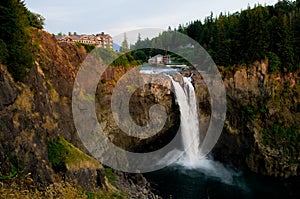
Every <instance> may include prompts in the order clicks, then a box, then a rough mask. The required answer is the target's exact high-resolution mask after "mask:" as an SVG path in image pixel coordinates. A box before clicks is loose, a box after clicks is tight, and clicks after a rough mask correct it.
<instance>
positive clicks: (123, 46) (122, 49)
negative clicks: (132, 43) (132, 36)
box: [120, 33, 129, 53]
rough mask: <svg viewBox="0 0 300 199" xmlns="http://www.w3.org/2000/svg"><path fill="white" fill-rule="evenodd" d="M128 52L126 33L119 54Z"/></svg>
mask: <svg viewBox="0 0 300 199" xmlns="http://www.w3.org/2000/svg"><path fill="white" fill-rule="evenodd" d="M128 51H129V47H128V41H127V36H126V33H124V40H123V42H122V46H121V48H120V52H123V53H125V52H128Z"/></svg>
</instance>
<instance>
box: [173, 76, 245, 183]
mask: <svg viewBox="0 0 300 199" xmlns="http://www.w3.org/2000/svg"><path fill="white" fill-rule="evenodd" d="M167 76H168V77H169V78H170V79H171V81H172V86H173V88H174V93H175V96H176V101H177V103H178V105H179V109H180V121H181V125H180V128H181V129H180V130H181V134H182V144H183V150H184V153H183V156H182V157H181V158H180V159H179V160H178V161H177V162H176V164H178V165H181V166H183V167H184V168H186V169H192V170H197V171H198V172H201V173H204V174H205V175H207V176H211V177H216V178H219V179H220V180H221V181H223V182H224V183H226V184H232V183H233V177H234V176H238V175H239V174H238V173H236V172H234V171H232V170H231V169H228V168H225V167H224V166H223V164H221V163H219V162H216V161H213V160H212V159H210V158H208V157H203V155H202V154H201V150H200V146H199V145H200V129H199V128H200V127H199V115H198V107H197V99H196V95H195V89H194V86H193V84H192V78H191V77H182V79H183V86H181V85H180V83H179V82H177V81H175V80H174V79H173V77H172V76H169V75H167Z"/></svg>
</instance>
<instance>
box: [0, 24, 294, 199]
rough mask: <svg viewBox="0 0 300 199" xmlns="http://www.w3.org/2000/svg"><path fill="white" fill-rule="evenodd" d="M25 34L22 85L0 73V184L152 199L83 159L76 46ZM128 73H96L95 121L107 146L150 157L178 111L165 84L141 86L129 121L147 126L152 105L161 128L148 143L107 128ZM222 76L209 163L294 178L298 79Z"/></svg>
mask: <svg viewBox="0 0 300 199" xmlns="http://www.w3.org/2000/svg"><path fill="white" fill-rule="evenodd" d="M33 35H34V36H33V41H32V42H33V45H34V46H35V56H36V57H35V60H36V61H35V66H34V67H33V68H32V69H31V70H30V71H29V75H28V77H27V78H26V80H25V81H24V83H20V82H15V81H14V80H13V78H12V77H11V75H10V74H9V72H8V71H7V68H6V67H5V66H3V65H1V66H0V176H1V179H2V180H11V179H14V178H17V177H20V178H22V179H23V180H25V181H26V182H29V183H32V184H34V185H38V186H39V187H41V188H43V187H44V188H45V187H46V186H48V185H49V183H57V182H60V181H62V180H66V179H70V181H72V182H75V183H77V184H78V185H80V186H81V187H83V188H84V189H86V190H90V191H95V190H98V189H100V190H103V189H107V190H112V191H113V192H117V193H119V190H118V189H120V190H122V191H123V192H125V193H127V194H128V195H129V197H130V196H132V197H150V198H155V197H157V196H155V195H153V194H152V193H151V191H149V184H148V183H147V182H146V181H145V179H144V178H143V177H142V176H141V175H129V174H124V173H118V172H114V171H112V170H110V169H109V168H104V167H103V166H102V165H101V164H100V163H99V162H97V161H95V160H94V159H93V158H91V157H90V156H88V155H86V154H87V151H86V149H85V148H84V147H83V145H82V143H81V141H80V139H79V138H78V135H77V133H76V130H75V127H74V124H73V119H72V112H71V96H72V88H73V83H74V79H75V76H76V73H77V71H78V69H79V67H80V65H81V63H82V61H83V60H84V59H85V57H86V56H87V53H86V51H85V49H84V47H78V46H76V45H75V44H64V43H60V44H58V43H57V41H56V39H55V37H54V36H52V35H50V34H48V33H45V32H43V31H38V30H34V31H33ZM130 69H131V68H125V67H116V68H108V70H107V71H106V72H105V73H104V74H103V76H102V79H101V81H100V82H99V85H98V89H97V93H96V102H97V106H96V107H97V115H98V119H99V122H100V123H101V125H102V127H103V128H104V132H105V133H106V135H107V137H108V138H109V139H110V140H111V141H112V142H113V143H114V144H115V145H117V146H119V147H121V148H124V149H126V150H129V151H135V152H148V151H154V150H157V149H159V148H161V147H162V146H164V145H166V144H167V143H168V142H169V141H170V140H172V138H173V137H174V136H175V134H176V133H177V130H178V128H179V125H180V120H179V109H178V106H177V104H176V102H175V97H174V94H173V93H172V92H171V90H170V86H167V87H165V86H162V85H161V84H160V83H158V84H148V85H145V86H144V87H143V88H139V89H137V90H136V91H135V92H134V93H133V95H132V97H131V99H130V102H129V107H130V110H129V111H130V115H131V116H132V118H133V120H134V121H135V122H136V123H137V124H139V125H145V124H146V123H147V122H148V121H149V117H150V116H149V114H148V113H149V108H150V107H151V106H152V105H154V104H157V103H158V104H161V105H162V106H164V107H165V109H166V112H167V114H168V118H167V120H166V124H165V126H164V127H163V128H162V130H161V131H160V132H159V133H158V134H157V135H155V136H153V137H151V138H147V139H140V138H132V137H129V136H128V135H127V134H126V133H124V132H122V131H121V130H120V129H119V128H118V127H117V125H116V123H115V122H114V119H113V116H112V112H111V109H110V100H111V96H112V92H113V88H114V87H115V86H116V84H117V82H118V80H119V79H120V77H122V76H123V75H124V74H125V73H127V72H128V70H130ZM220 71H221V73H222V75H223V78H224V84H225V88H226V92H227V103H228V104H227V109H228V111H227V119H226V122H225V128H224V130H223V132H222V135H221V137H220V139H219V142H218V143H217V145H216V147H215V148H214V150H213V152H212V154H213V155H214V157H215V158H216V159H218V160H220V161H223V162H229V163H232V164H234V165H237V166H239V167H244V168H249V169H250V170H252V171H254V172H257V173H261V174H265V175H270V176H278V177H285V178H288V177H292V176H299V172H300V169H299V166H300V153H299V152H300V151H299V150H300V147H299V146H300V132H299V126H300V125H299V124H300V117H299V116H300V113H299V111H300V105H299V100H300V96H299V93H300V87H299V71H298V72H296V73H290V74H284V75H282V74H269V73H268V62H267V61H262V62H256V63H254V64H252V65H251V66H239V67H231V68H223V67H220ZM189 74H190V72H186V74H184V75H189ZM195 74H196V73H195ZM149 78H151V77H149ZM201 80H202V78H201V76H200V74H197V75H194V77H193V83H194V85H195V88H196V94H197V96H198V100H199V104H198V106H199V112H200V113H201V117H200V118H201V121H200V122H202V123H203V124H207V123H208V121H209V118H210V114H211V112H210V103H209V93H208V91H207V89H206V88H205V85H203V82H202V81H201ZM125 85H126V84H125ZM126 89H130V88H126ZM204 126H205V125H204ZM203 132H205V129H203ZM201 135H202V136H203V134H202V133H201Z"/></svg>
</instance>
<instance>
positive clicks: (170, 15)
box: [25, 0, 278, 38]
mask: <svg viewBox="0 0 300 199" xmlns="http://www.w3.org/2000/svg"><path fill="white" fill-rule="evenodd" d="M277 1H278V0H227V1H226V0H186V1H183V0H151V1H145V0H105V1H104V0H63V1H62V0H25V4H26V7H27V8H28V9H29V10H31V11H32V12H35V13H39V14H41V15H42V16H43V17H45V18H46V21H45V30H46V31H48V32H50V33H54V34H57V33H59V32H62V33H66V34H67V33H68V32H77V33H80V34H95V33H101V32H105V33H109V34H110V35H112V36H115V35H119V34H122V33H124V32H127V31H131V30H136V29H141V28H159V29H164V30H166V29H167V28H168V27H169V26H171V28H172V29H173V28H176V27H178V25H179V24H186V23H188V22H191V21H194V20H197V19H200V20H202V21H203V20H204V18H205V17H206V16H209V15H210V13H211V12H213V13H214V15H215V16H216V15H219V14H220V13H221V12H223V13H228V12H229V13H234V12H237V11H241V9H246V8H247V7H248V5H250V6H251V7H253V6H254V5H255V4H257V3H259V4H261V5H265V4H266V5H274V4H275V3H276V2H277ZM141 36H142V38H145V37H149V36H150V37H151V35H141Z"/></svg>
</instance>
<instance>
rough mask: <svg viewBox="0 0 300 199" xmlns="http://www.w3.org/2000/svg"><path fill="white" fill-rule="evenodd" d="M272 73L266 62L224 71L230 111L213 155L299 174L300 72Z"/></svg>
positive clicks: (265, 169)
mask: <svg viewBox="0 0 300 199" xmlns="http://www.w3.org/2000/svg"><path fill="white" fill-rule="evenodd" d="M267 71H268V63H267V61H262V62H255V63H254V64H253V65H251V66H249V67H239V68H237V69H235V70H233V71H226V70H224V69H223V71H222V74H223V76H225V80H224V84H225V87H226V91H227V102H228V104H227V107H228V112H227V119H226V123H225V128H224V131H223V133H222V135H221V138H220V140H219V142H218V144H217V146H216V147H215V149H214V155H215V157H216V158H217V159H219V160H221V161H225V162H230V163H233V164H235V165H239V166H243V167H247V168H249V169H250V170H252V171H254V172H257V173H261V174H265V175H270V176H277V177H285V178H287V177H291V176H299V173H300V147H299V146H300V145H299V144H300V130H299V126H300V119H299V118H300V117H299V116H300V113H299V101H300V96H299V91H300V85H299V71H298V72H296V73H290V74H286V75H284V76H282V75H279V74H268V72H267Z"/></svg>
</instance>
